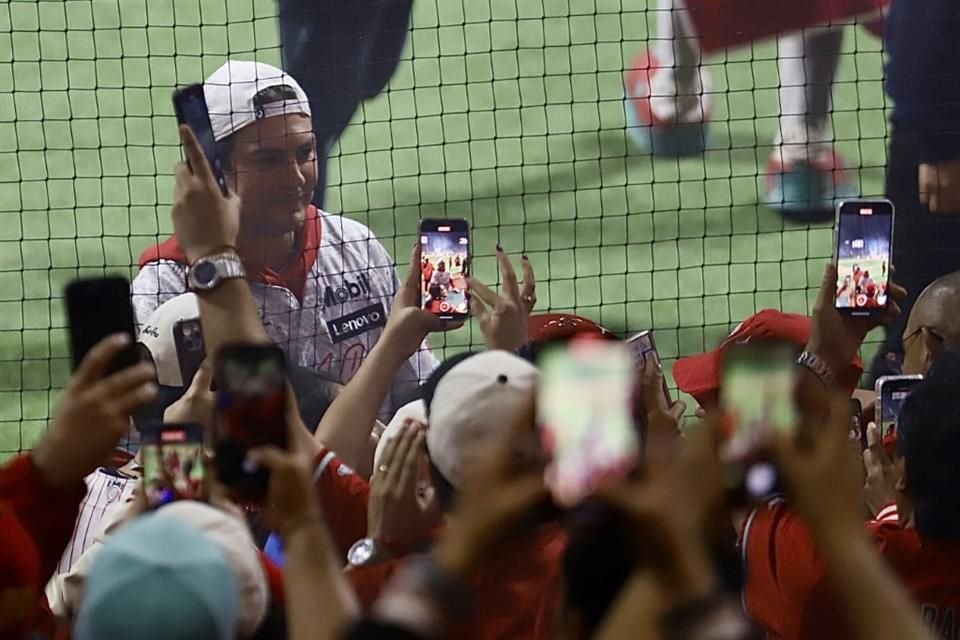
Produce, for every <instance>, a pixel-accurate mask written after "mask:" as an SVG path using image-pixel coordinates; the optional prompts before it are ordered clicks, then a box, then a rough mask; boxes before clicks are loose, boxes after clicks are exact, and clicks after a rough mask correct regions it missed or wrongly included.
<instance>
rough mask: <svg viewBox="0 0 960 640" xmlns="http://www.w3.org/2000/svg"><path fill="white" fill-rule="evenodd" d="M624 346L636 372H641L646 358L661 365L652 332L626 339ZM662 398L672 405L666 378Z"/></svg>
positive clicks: (643, 332)
mask: <svg viewBox="0 0 960 640" xmlns="http://www.w3.org/2000/svg"><path fill="white" fill-rule="evenodd" d="M626 345H627V347H629V348H630V353H631V354H632V355H633V364H634V366H635V367H636V369H637V371H642V370H643V367H644V365H645V364H646V362H647V359H648V358H649V359H652V360H653V362H655V363H656V364H661V362H660V354H659V353H657V344H656V343H655V342H654V341H653V332H652V331H650V330H649V329H648V330H646V331H641V332H640V333H638V334H635V335H633V336H631V337H629V338H627V341H626ZM663 397H664V398H666V400H667V404H668V405H671V404H673V400H672V399H671V398H670V388H669V387H668V386H667V378H666V376H664V378H663Z"/></svg>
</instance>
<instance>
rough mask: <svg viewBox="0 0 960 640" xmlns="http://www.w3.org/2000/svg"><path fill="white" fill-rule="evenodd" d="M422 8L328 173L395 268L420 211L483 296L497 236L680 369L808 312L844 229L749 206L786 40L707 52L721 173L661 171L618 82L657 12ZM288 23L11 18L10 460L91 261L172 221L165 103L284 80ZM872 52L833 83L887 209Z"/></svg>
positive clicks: (39, 6)
mask: <svg viewBox="0 0 960 640" xmlns="http://www.w3.org/2000/svg"><path fill="white" fill-rule="evenodd" d="M415 6H416V10H415V16H414V22H413V37H412V38H411V41H410V42H409V44H408V48H407V54H406V58H407V59H406V60H405V61H404V62H403V63H402V65H401V67H400V69H399V71H398V72H397V74H396V76H395V77H394V79H393V82H392V84H391V86H390V90H389V92H387V93H386V94H384V95H383V96H381V97H380V98H378V99H377V100H374V101H372V102H370V103H368V104H367V105H366V106H365V108H364V109H363V111H362V112H361V113H359V114H358V116H357V119H356V123H355V124H354V125H352V126H351V127H350V128H349V129H348V130H347V132H346V134H345V135H344V137H343V139H342V140H341V144H340V148H339V157H338V158H337V159H335V160H334V161H333V162H331V173H330V184H331V185H333V186H332V187H331V188H330V189H329V191H328V206H327V209H328V210H330V211H334V212H338V211H342V212H345V213H346V214H347V215H350V216H352V217H355V218H357V219H359V220H361V221H363V222H366V223H367V224H369V225H370V226H371V227H372V228H373V229H374V230H375V231H376V232H377V234H378V235H379V236H380V237H381V238H382V239H383V240H384V242H385V244H386V246H387V248H388V249H390V250H391V251H394V253H395V255H397V256H398V259H399V260H400V261H401V262H406V256H407V251H408V248H409V246H410V244H411V243H412V241H413V238H414V231H415V228H416V224H417V220H418V219H419V218H420V217H421V216H442V215H450V216H466V217H468V218H470V219H471V220H472V222H473V225H474V235H473V238H474V247H475V250H476V253H477V254H478V258H477V260H476V267H477V269H478V273H479V275H480V276H481V277H482V278H484V279H486V280H492V279H494V278H495V274H494V272H493V257H492V254H493V249H494V246H495V244H496V243H497V241H500V242H501V243H503V245H504V246H505V248H506V249H507V251H509V252H511V253H513V254H517V253H519V252H520V251H526V252H527V253H528V254H529V255H530V257H531V259H532V260H533V262H534V264H535V266H536V268H537V270H538V275H539V278H540V280H541V282H542V284H541V286H540V288H539V297H540V300H541V303H540V306H541V308H544V309H546V308H550V309H576V310H577V311H580V312H582V313H585V314H586V315H589V316H592V317H595V318H597V319H599V320H601V321H603V322H604V323H606V324H608V325H610V326H611V327H612V328H614V329H616V330H618V331H624V332H627V331H636V330H640V329H645V328H650V327H652V328H653V329H654V330H655V331H656V338H657V343H658V346H659V348H660V350H661V351H662V353H663V355H664V357H666V358H667V359H672V358H674V357H676V356H677V355H678V354H689V353H693V352H696V351H699V350H702V349H704V348H705V347H710V346H712V345H713V344H715V343H716V342H717V341H718V340H719V339H720V338H721V337H722V336H723V335H724V334H725V333H726V331H727V330H728V328H729V325H730V323H731V322H734V321H738V320H740V319H742V318H743V317H744V316H746V315H748V314H750V313H751V312H752V311H754V310H755V309H758V308H763V307H768V306H774V307H781V308H784V309H787V310H791V311H803V310H805V309H807V308H808V306H809V303H810V300H811V295H810V294H811V291H810V287H811V285H814V284H816V283H817V282H818V281H819V279H820V271H821V267H822V265H823V263H824V262H825V259H826V258H827V256H829V255H830V253H831V231H830V230H829V229H828V228H823V227H819V228H813V229H810V228H806V227H802V226H796V225H791V224H786V225H785V224H784V223H783V222H782V221H781V219H780V218H779V217H778V216H777V215H776V214H774V213H772V212H770V211H768V210H765V209H763V208H759V207H758V206H757V205H756V202H757V200H758V194H757V186H756V185H757V175H758V171H759V170H761V169H762V168H763V166H764V164H765V160H766V156H767V154H768V153H769V144H770V141H771V140H772V138H773V135H774V131H775V127H776V118H775V115H776V113H777V111H778V100H777V91H776V87H777V74H776V62H775V56H774V53H775V51H774V47H773V46H772V45H771V44H765V45H763V46H758V47H755V48H753V49H752V50H746V49H744V50H738V51H735V52H731V53H730V54H728V55H727V56H725V57H722V58H712V59H711V60H710V65H711V72H712V73H713V78H714V82H715V85H716V88H717V90H718V91H723V92H724V93H723V94H722V95H720V96H718V98H719V99H718V100H717V108H716V110H715V114H714V116H715V123H714V126H713V128H712V137H711V143H710V149H709V150H708V152H707V153H706V155H705V156H704V157H696V158H689V159H684V160H681V161H677V160H671V159H662V160H661V159H658V160H653V159H651V158H650V157H648V156H646V155H644V154H642V153H639V152H637V151H635V150H633V149H631V148H630V145H629V144H628V142H627V140H626V138H625V135H624V116H623V106H622V97H623V90H622V69H623V68H624V66H625V65H627V64H629V61H630V60H631V59H632V57H633V56H634V55H635V53H636V52H637V51H638V50H639V49H641V48H642V47H643V46H644V43H645V40H646V34H647V28H648V23H652V22H653V15H652V14H647V13H646V12H645V11H644V10H643V6H644V3H643V2H637V1H628V0H595V1H594V2H582V1H581V0H545V1H544V2H542V3H541V2H527V1H526V0H470V2H459V1H452V0H444V1H443V2H440V1H438V0H417V2H416V3H415ZM275 10H276V8H275V4H274V0H178V1H177V2H153V1H151V2H149V3H148V2H147V1H146V0H120V1H117V0H92V1H91V0H66V1H60V0H54V1H40V2H37V1H35V0H29V1H22V0H11V1H10V2H7V3H0V456H3V455H4V454H5V453H9V452H12V451H17V450H19V449H21V448H25V447H28V446H29V445H30V444H31V443H32V442H33V441H34V439H35V438H36V436H37V434H38V433H39V432H40V431H41V430H42V429H43V426H44V424H45V420H46V418H47V416H48V414H49V412H50V409H51V406H52V402H53V401H54V400H55V397H56V393H57V392H56V390H57V389H58V388H60V387H62V385H63V383H64V381H65V378H66V366H65V362H66V361H65V355H66V348H65V342H64V333H63V329H62V327H63V313H62V309H61V300H60V291H61V289H62V287H63V284H64V283H65V282H66V281H67V280H69V279H70V278H72V277H74V276H76V275H77V273H78V268H79V272H80V273H99V272H101V271H102V270H104V268H105V267H106V269H107V270H110V271H114V270H119V271H122V272H127V273H129V271H130V265H131V264H133V262H134V261H135V257H136V256H137V255H138V254H139V252H140V250H141V249H142V248H143V247H144V246H146V245H147V244H149V243H151V242H154V241H156V239H157V238H158V237H162V236H164V235H165V234H166V233H168V231H169V229H170V223H169V217H168V205H169V203H170V200H171V170H172V166H173V164H174V162H175V161H176V160H177V159H178V157H179V151H178V149H177V147H176V146H175V135H176V134H175V127H174V119H173V115H172V112H171V107H170V92H171V90H172V88H173V87H174V85H176V84H186V83H190V82H195V81H198V80H201V79H202V78H203V77H204V75H205V74H207V73H209V72H211V71H212V70H213V69H215V68H216V67H217V66H219V64H221V62H222V61H223V59H224V57H225V56H227V55H228V54H229V55H232V56H236V57H245V58H249V57H252V56H254V55H255V56H257V57H258V58H259V59H261V60H264V61H267V62H271V63H277V62H278V61H279V48H278V35H277V27H276V21H275V19H274V13H275ZM148 25H149V26H148ZM174 25H176V26H174ZM879 48H880V45H879V43H878V42H877V41H876V40H875V39H873V38H872V37H871V36H868V35H866V33H865V32H863V31H862V30H856V31H854V30H850V31H849V32H848V38H847V41H846V45H845V51H846V52H847V55H844V58H843V64H842V68H841V70H840V73H839V82H838V85H837V88H836V114H835V130H836V132H837V137H838V139H839V140H840V148H841V150H842V151H843V153H844V154H845V155H846V157H847V158H848V159H849V160H850V161H851V162H852V163H853V164H854V165H855V166H857V165H859V166H862V167H863V168H862V170H861V171H860V173H861V183H862V185H863V191H864V193H866V194H879V193H880V192H881V191H882V165H883V163H884V153H885V152H884V136H885V131H886V129H885V124H884V123H885V114H884V98H883V91H882V86H881V75H882V65H881V54H880V52H879ZM41 86H42V92H41ZM477 338H478V333H477V332H476V331H475V330H474V331H470V330H464V331H463V332H461V333H460V334H458V335H453V336H450V337H449V338H448V342H449V344H450V346H451V348H461V347H462V346H463V345H464V344H466V343H469V342H470V341H475V340H477Z"/></svg>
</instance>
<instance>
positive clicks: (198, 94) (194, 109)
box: [173, 84, 227, 195]
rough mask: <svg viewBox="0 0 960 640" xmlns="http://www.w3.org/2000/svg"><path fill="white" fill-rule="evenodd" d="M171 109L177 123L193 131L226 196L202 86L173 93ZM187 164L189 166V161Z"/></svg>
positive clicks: (224, 182)
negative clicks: (174, 113)
mask: <svg viewBox="0 0 960 640" xmlns="http://www.w3.org/2000/svg"><path fill="white" fill-rule="evenodd" d="M173 109H174V111H175V112H176V114H177V122H178V123H179V124H185V125H187V126H188V127H190V130H191V131H193V135H194V136H196V138H197V142H199V143H200V147H201V148H202V149H203V154H204V155H205V156H206V157H207V162H208V163H209V164H210V169H211V170H212V171H213V175H214V177H215V178H216V180H217V184H218V185H220V191H221V192H222V193H223V195H227V180H226V178H225V177H224V175H223V167H222V166H221V163H220V159H219V157H218V156H217V144H216V139H215V138H214V135H213V125H212V124H210V112H209V111H208V110H207V100H206V97H205V96H204V93H203V85H202V84H191V85H189V86H186V87H184V88H182V89H177V90H176V91H174V92H173ZM187 164H188V165H189V161H188V163H187Z"/></svg>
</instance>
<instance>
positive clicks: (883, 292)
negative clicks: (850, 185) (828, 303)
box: [834, 200, 893, 316]
mask: <svg viewBox="0 0 960 640" xmlns="http://www.w3.org/2000/svg"><path fill="white" fill-rule="evenodd" d="M836 238H837V243H836V262H837V292H836V296H835V298H834V306H835V307H836V308H837V309H838V310H840V311H841V312H843V313H847V314H850V315H853V316H870V315H875V314H877V313H880V312H882V311H883V310H884V309H886V306H887V300H888V298H889V296H888V289H889V285H890V260H891V258H892V256H893V203H891V202H890V201H889V200H847V201H844V202H841V203H840V204H838V205H837V222H836Z"/></svg>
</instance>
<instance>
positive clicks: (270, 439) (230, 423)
mask: <svg viewBox="0 0 960 640" xmlns="http://www.w3.org/2000/svg"><path fill="white" fill-rule="evenodd" d="M214 380H215V383H216V387H217V390H216V413H215V416H214V424H215V445H214V449H215V454H216V466H217V476H218V478H219V479H220V481H221V482H223V484H225V485H227V486H229V487H234V488H237V489H239V490H242V491H249V492H256V493H261V492H264V491H266V488H267V483H268V481H269V474H268V473H267V472H266V470H265V469H261V468H259V467H257V466H256V465H252V464H251V463H250V462H249V461H248V460H247V452H248V451H249V450H250V449H253V448H255V447H260V446H263V445H274V446H277V447H279V448H281V449H286V448H287V446H288V438H287V423H286V410H285V409H286V400H287V399H286V393H287V389H286V381H287V371H286V361H285V358H284V355H283V351H281V350H280V349H279V348H278V347H276V346H273V345H231V346H226V347H223V348H222V349H221V350H220V352H219V353H218V354H217V358H216V364H215V372H214Z"/></svg>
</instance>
